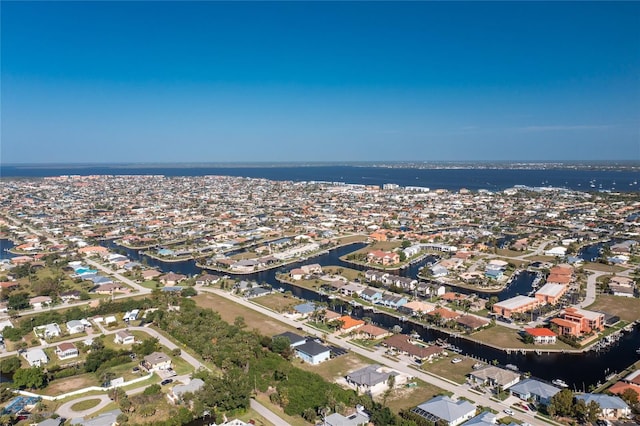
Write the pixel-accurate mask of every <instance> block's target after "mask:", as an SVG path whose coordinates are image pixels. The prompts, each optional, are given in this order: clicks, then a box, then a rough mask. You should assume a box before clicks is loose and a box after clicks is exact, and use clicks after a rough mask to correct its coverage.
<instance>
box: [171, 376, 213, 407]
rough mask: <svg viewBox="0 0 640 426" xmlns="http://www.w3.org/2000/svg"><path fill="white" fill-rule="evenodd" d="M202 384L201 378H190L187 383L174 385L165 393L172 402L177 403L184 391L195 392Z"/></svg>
mask: <svg viewBox="0 0 640 426" xmlns="http://www.w3.org/2000/svg"><path fill="white" fill-rule="evenodd" d="M203 386H204V381H202V380H201V379H191V380H190V381H189V383H187V384H184V385H176V386H174V387H173V388H172V389H171V390H170V391H169V393H168V394H167V398H169V400H170V401H171V402H173V403H179V402H180V401H182V396H183V395H184V394H185V393H195V392H197V391H199V390H200V389H202V387H203Z"/></svg>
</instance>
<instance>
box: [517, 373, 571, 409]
mask: <svg viewBox="0 0 640 426" xmlns="http://www.w3.org/2000/svg"><path fill="white" fill-rule="evenodd" d="M509 391H510V392H511V394H512V395H514V396H517V397H518V398H520V399H522V400H523V401H531V400H532V401H533V402H535V403H536V404H542V405H549V403H550V402H551V398H552V397H553V396H554V395H555V394H557V393H558V392H560V388H558V387H556V386H552V385H550V384H547V383H545V382H541V381H540V380H536V379H524V380H522V381H520V382H518V383H516V384H514V385H513V386H511V387H510V388H509Z"/></svg>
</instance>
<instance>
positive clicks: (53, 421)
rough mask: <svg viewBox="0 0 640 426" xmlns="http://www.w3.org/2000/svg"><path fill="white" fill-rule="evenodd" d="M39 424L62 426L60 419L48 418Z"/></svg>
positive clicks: (43, 425)
mask: <svg viewBox="0 0 640 426" xmlns="http://www.w3.org/2000/svg"><path fill="white" fill-rule="evenodd" d="M38 426H60V419H59V418H57V419H47V420H43V421H41V422H40V423H38Z"/></svg>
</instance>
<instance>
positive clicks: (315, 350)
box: [295, 340, 331, 356]
mask: <svg viewBox="0 0 640 426" xmlns="http://www.w3.org/2000/svg"><path fill="white" fill-rule="evenodd" d="M295 349H296V350H297V351H298V352H302V353H304V354H307V355H309V356H316V355H320V354H322V353H325V352H329V351H331V349H329V348H328V347H326V346H324V345H321V344H320V343H318V342H316V341H315V340H307V342H306V343H304V344H302V345H300V346H296V347H295Z"/></svg>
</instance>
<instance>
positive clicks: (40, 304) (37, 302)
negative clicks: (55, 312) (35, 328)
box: [29, 296, 51, 309]
mask: <svg viewBox="0 0 640 426" xmlns="http://www.w3.org/2000/svg"><path fill="white" fill-rule="evenodd" d="M50 303H51V298H50V297H49V296H36V297H32V298H31V299H29V304H30V305H31V306H33V309H42V308H44V307H45V306H48V305H49V304H50Z"/></svg>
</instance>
